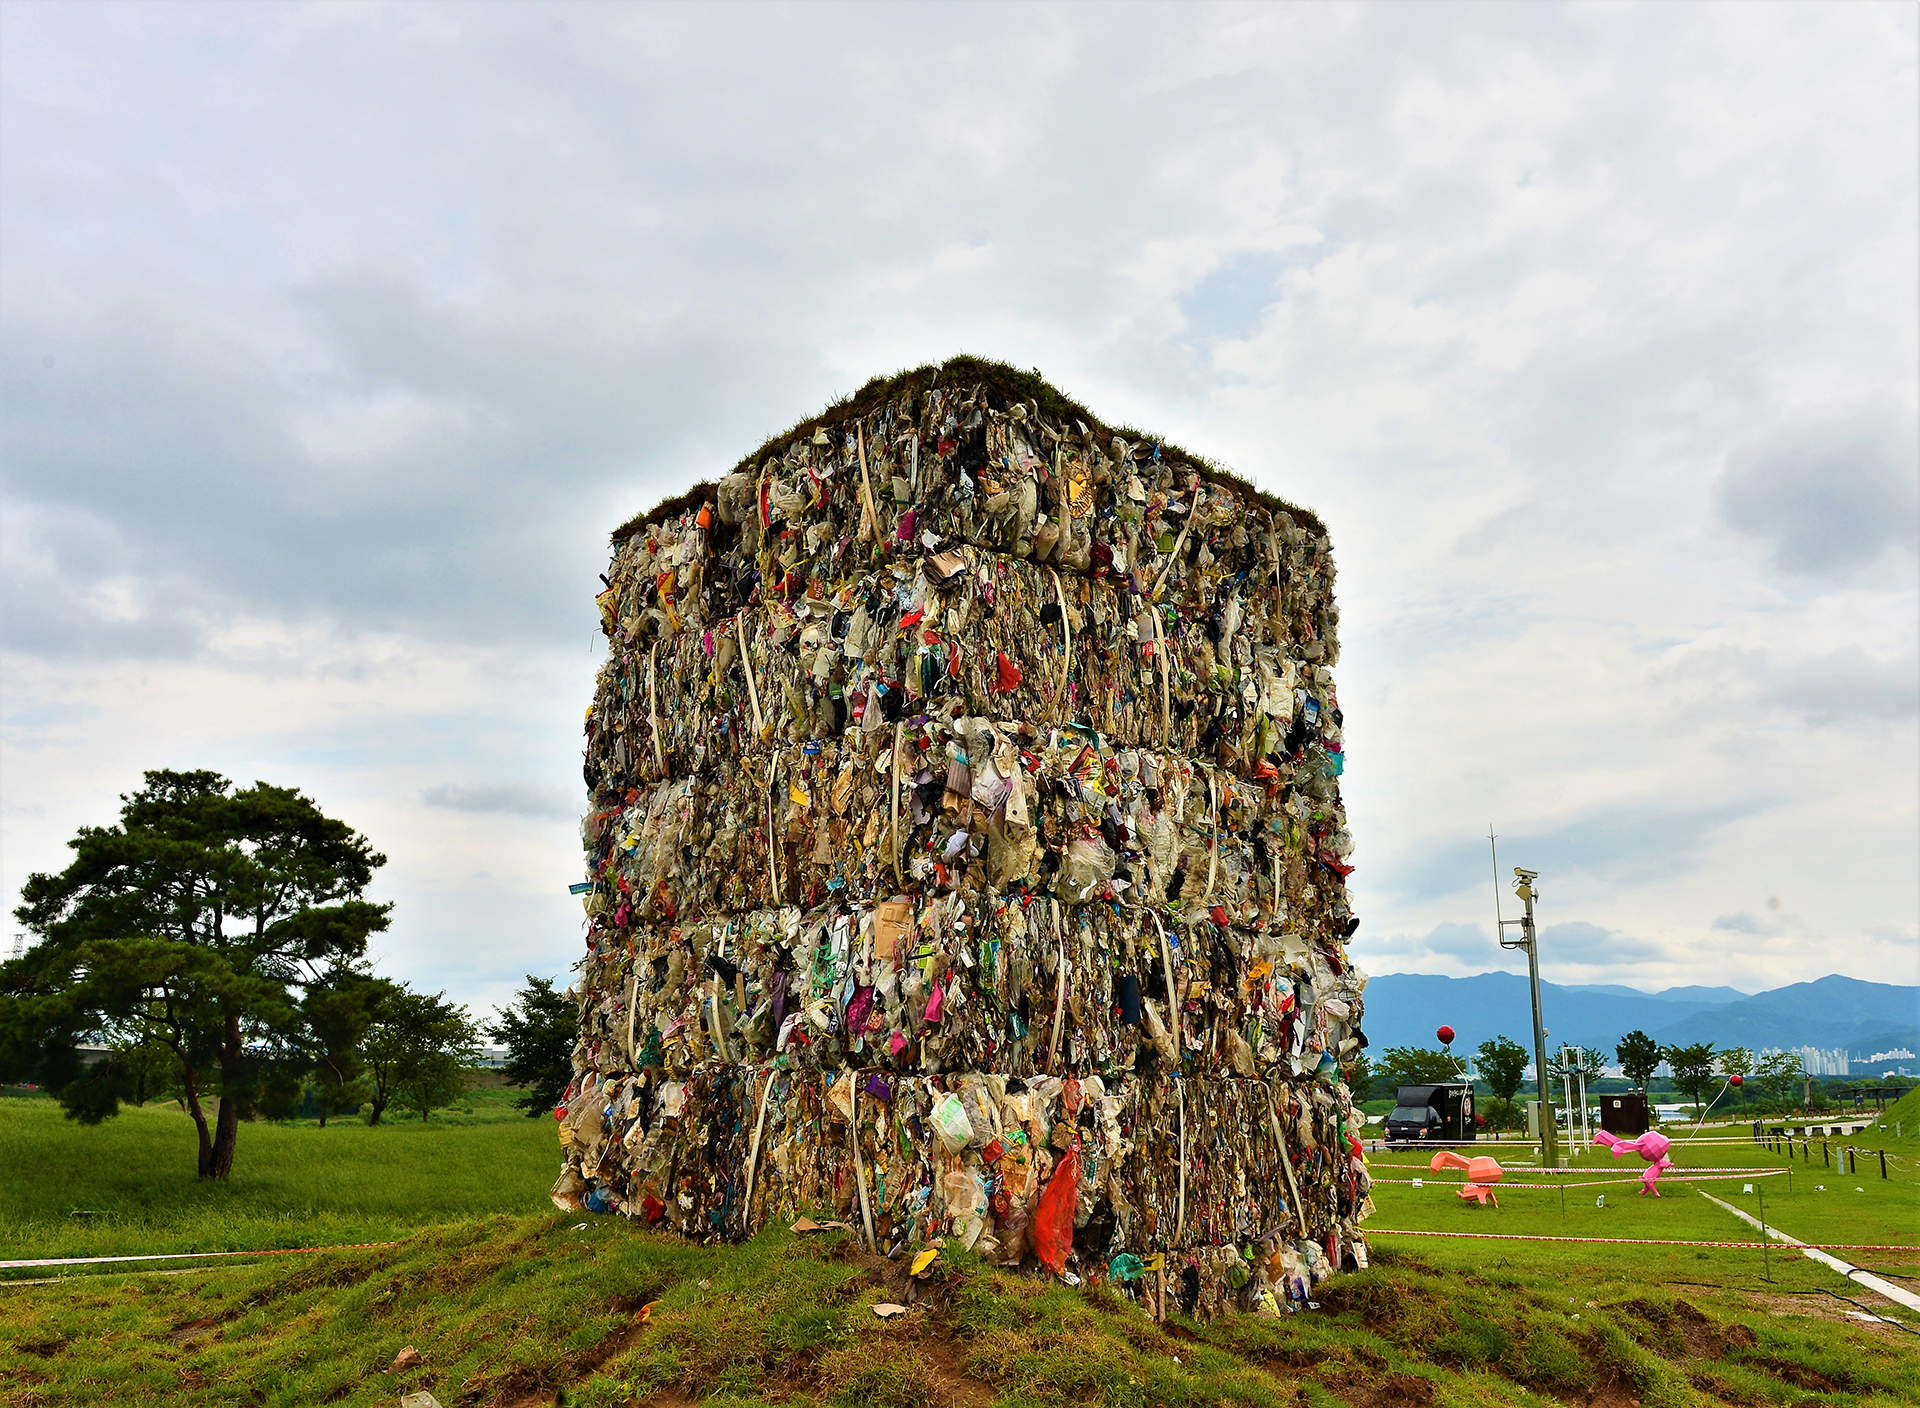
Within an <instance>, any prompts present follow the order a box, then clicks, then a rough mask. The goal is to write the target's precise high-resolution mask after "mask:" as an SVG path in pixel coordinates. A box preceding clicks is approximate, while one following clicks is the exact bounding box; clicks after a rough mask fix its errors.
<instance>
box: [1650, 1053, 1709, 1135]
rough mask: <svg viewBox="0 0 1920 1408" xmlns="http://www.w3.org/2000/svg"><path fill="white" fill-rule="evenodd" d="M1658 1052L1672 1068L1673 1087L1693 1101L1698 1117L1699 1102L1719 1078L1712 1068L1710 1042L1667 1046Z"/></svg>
mask: <svg viewBox="0 0 1920 1408" xmlns="http://www.w3.org/2000/svg"><path fill="white" fill-rule="evenodd" d="M1660 1054H1661V1056H1663V1057H1664V1058H1665V1059H1666V1063H1667V1064H1668V1065H1669V1066H1671V1067H1672V1068H1673V1088H1674V1089H1675V1090H1677V1091H1679V1092H1680V1093H1681V1094H1682V1095H1685V1096H1686V1097H1688V1098H1689V1099H1690V1100H1692V1101H1693V1114H1694V1118H1695V1119H1698V1118H1699V1117H1700V1105H1701V1102H1702V1101H1703V1100H1704V1099H1705V1098H1706V1094H1707V1092H1708V1091H1709V1090H1712V1089H1713V1087H1714V1085H1715V1083H1716V1082H1717V1081H1718V1080H1719V1079H1720V1077H1719V1076H1718V1075H1717V1074H1715V1072H1714V1069H1713V1058H1714V1055H1715V1052H1714V1049H1713V1045H1712V1043H1711V1042H1705V1041H1698V1042H1695V1043H1694V1044H1693V1045H1691V1046H1668V1047H1664V1048H1663V1049H1662V1050H1661V1053H1660Z"/></svg>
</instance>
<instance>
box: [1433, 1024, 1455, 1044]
mask: <svg viewBox="0 0 1920 1408" xmlns="http://www.w3.org/2000/svg"><path fill="white" fill-rule="evenodd" d="M1434 1035H1435V1036H1437V1037H1439V1038H1440V1044H1441V1045H1442V1046H1451V1045H1453V1028H1452V1027H1442V1028H1440V1030H1439V1031H1437V1032H1435V1033H1434Z"/></svg>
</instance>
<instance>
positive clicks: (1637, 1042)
mask: <svg viewBox="0 0 1920 1408" xmlns="http://www.w3.org/2000/svg"><path fill="white" fill-rule="evenodd" d="M1613 1054H1614V1059H1616V1060H1617V1061H1619V1062H1620V1069H1621V1071H1622V1072H1623V1073H1625V1075H1626V1077H1627V1079H1628V1080H1629V1081H1631V1082H1632V1083H1633V1084H1634V1085H1636V1086H1638V1087H1639V1088H1640V1090H1641V1091H1643V1092H1644V1091H1645V1090H1646V1088H1647V1082H1648V1081H1650V1080H1652V1079H1653V1073H1654V1072H1655V1071H1657V1070H1659V1069H1660V1063H1661V1061H1663V1060H1665V1059H1666V1058H1665V1056H1664V1055H1663V1054H1662V1052H1661V1050H1660V1043H1659V1042H1657V1041H1655V1040H1654V1039H1653V1038H1652V1037H1650V1036H1648V1035H1647V1034H1646V1033H1645V1032H1642V1031H1631V1032H1628V1033H1627V1034H1626V1035H1625V1036H1623V1037H1621V1038H1620V1044H1619V1045H1618V1046H1616V1047H1614V1048H1613Z"/></svg>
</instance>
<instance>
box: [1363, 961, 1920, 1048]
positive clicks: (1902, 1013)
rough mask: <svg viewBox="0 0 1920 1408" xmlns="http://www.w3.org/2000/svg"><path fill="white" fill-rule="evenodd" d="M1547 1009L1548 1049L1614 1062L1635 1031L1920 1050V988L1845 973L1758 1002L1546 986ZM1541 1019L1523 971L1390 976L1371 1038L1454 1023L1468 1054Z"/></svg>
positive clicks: (1523, 1039)
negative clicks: (1566, 1048)
mask: <svg viewBox="0 0 1920 1408" xmlns="http://www.w3.org/2000/svg"><path fill="white" fill-rule="evenodd" d="M1540 1007H1541V1014H1542V1020H1543V1021H1544V1022H1545V1025H1546V1027H1547V1030H1548V1033H1549V1035H1548V1038H1547V1044H1548V1046H1549V1048H1556V1047H1558V1046H1559V1045H1560V1043H1562V1042H1570V1043H1572V1044H1573V1045H1575V1046H1592V1047H1598V1048H1599V1049H1600V1051H1601V1052H1603V1053H1604V1054H1605V1055H1606V1057H1607V1059H1608V1060H1609V1062H1611V1060H1612V1059H1613V1048H1614V1046H1615V1044H1616V1043H1617V1042H1619V1040H1620V1038H1621V1037H1623V1036H1625V1035H1626V1034H1627V1033H1628V1032H1630V1031H1643V1032H1645V1033H1646V1034H1647V1035H1648V1036H1650V1037H1652V1038H1653V1039H1654V1040H1655V1041H1658V1042H1659V1043H1661V1044H1662V1045H1663V1046H1685V1045H1688V1044H1690V1043H1693V1042H1697V1041H1706V1042H1711V1043H1713V1045H1715V1046H1744V1047H1747V1048H1749V1049H1750V1050H1759V1049H1761V1048H1762V1047H1769V1046H1774V1047H1783V1048H1790V1047H1795V1046H1817V1047H1822V1048H1831V1047H1836V1046H1837V1047H1844V1048H1846V1049H1847V1050H1848V1051H1850V1052H1852V1053H1853V1054H1854V1055H1855V1056H1856V1057H1857V1056H1864V1055H1867V1054H1869V1053H1871V1052H1874V1051H1884V1050H1887V1049H1889V1048H1891V1047H1895V1046H1906V1047H1909V1048H1913V1049H1920V987H1897V986H1895V985H1894V984H1892V983H1867V982H1862V981H1861V980H1860V979H1858V978H1843V977H1841V976H1840V975H1839V974H1837V973H1830V974H1828V975H1827V976H1826V977H1824V978H1819V979H1816V980H1815V981H1813V982H1810V983H1794V984H1792V985H1791V986H1789V987H1784V988H1775V989H1773V990H1772V991H1771V992H1762V993H1754V994H1752V995H1748V994H1747V993H1743V992H1740V991H1738V990H1737V989H1734V988H1726V987H1719V988H1714V987H1681V988H1668V989H1666V990H1665V991H1664V992H1641V991H1639V990H1638V989H1636V988H1627V987H1616V986H1610V985H1602V984H1585V985H1582V986H1577V987H1565V986H1562V985H1560V984H1559V983H1548V982H1543V983H1541V984H1540ZM1532 1011H1533V1009H1532V1004H1531V1002H1530V1001H1529V998H1528V995H1527V980H1526V978H1525V977H1523V976H1521V975H1520V974H1517V973H1481V974H1478V975H1477V976H1475V977H1471V978H1443V977H1439V976H1437V975H1435V974H1430V973H1382V974H1380V975H1378V976H1376V977H1375V978H1374V979H1373V980H1372V981H1371V982H1369V983H1368V984H1367V992H1366V1021H1365V1022H1364V1023H1363V1030H1364V1031H1365V1032H1366V1034H1367V1041H1368V1044H1369V1048H1370V1052H1369V1054H1371V1055H1373V1056H1375V1057H1376V1058H1377V1057H1378V1056H1379V1055H1380V1053H1382V1052H1384V1051H1385V1050H1386V1049H1387V1048H1388V1047H1389V1046H1435V1045H1437V1044H1438V1043H1437V1042H1436V1041H1435V1040H1434V1029H1435V1028H1437V1027H1439V1026H1440V1025H1442V1024H1443V1023H1444V1024H1445V1025H1447V1026H1450V1027H1452V1028H1453V1029H1454V1031H1455V1032H1456V1033H1457V1036H1456V1037H1455V1039H1454V1044H1453V1049H1454V1050H1455V1051H1456V1052H1458V1053H1461V1054H1467V1053H1470V1052H1472V1050H1473V1049H1474V1048H1475V1047H1477V1046H1478V1045H1479V1044H1480V1043H1481V1042H1483V1041H1486V1040H1488V1039H1490V1038H1492V1037H1495V1036H1508V1037H1511V1038H1513V1040H1515V1041H1517V1042H1519V1043H1520V1044H1521V1045H1523V1046H1528V1047H1531V1046H1532V1044H1533V1016H1532Z"/></svg>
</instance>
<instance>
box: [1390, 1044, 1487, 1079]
mask: <svg viewBox="0 0 1920 1408" xmlns="http://www.w3.org/2000/svg"><path fill="white" fill-rule="evenodd" d="M1466 1069H1467V1063H1466V1062H1465V1061H1463V1060H1461V1059H1460V1057H1458V1056H1455V1055H1453V1054H1452V1053H1451V1052H1447V1051H1435V1050H1433V1048H1431V1047H1427V1046H1389V1047H1388V1048H1387V1059H1386V1062H1385V1064H1384V1065H1383V1066H1382V1067H1381V1070H1380V1076H1381V1079H1382V1080H1384V1081H1385V1083H1386V1084H1387V1085H1388V1086H1389V1087H1390V1088H1393V1089H1398V1088H1399V1087H1400V1086H1403V1085H1440V1084H1442V1083H1443V1082H1446V1081H1450V1080H1458V1079H1460V1077H1461V1075H1462V1074H1463V1073H1465V1071H1466Z"/></svg>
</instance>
